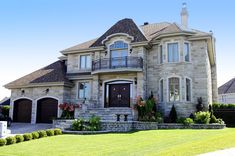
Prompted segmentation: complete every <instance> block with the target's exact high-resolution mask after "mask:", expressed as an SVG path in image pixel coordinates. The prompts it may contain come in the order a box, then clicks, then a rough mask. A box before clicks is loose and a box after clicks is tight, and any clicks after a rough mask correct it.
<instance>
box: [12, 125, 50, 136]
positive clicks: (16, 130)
mask: <svg viewBox="0 0 235 156" xmlns="http://www.w3.org/2000/svg"><path fill="white" fill-rule="evenodd" d="M49 128H52V124H29V123H12V125H11V127H8V129H10V130H11V134H23V133H28V132H33V131H37V130H45V129H49Z"/></svg>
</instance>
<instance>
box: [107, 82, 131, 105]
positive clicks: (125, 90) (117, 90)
mask: <svg viewBox="0 0 235 156" xmlns="http://www.w3.org/2000/svg"><path fill="white" fill-rule="evenodd" d="M109 107H130V84H128V83H126V84H110V85H109Z"/></svg>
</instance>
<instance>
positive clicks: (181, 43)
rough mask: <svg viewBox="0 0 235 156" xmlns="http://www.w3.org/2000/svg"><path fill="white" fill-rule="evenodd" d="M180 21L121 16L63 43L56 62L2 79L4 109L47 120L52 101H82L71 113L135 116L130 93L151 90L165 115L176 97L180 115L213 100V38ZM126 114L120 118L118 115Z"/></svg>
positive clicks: (21, 118)
mask: <svg viewBox="0 0 235 156" xmlns="http://www.w3.org/2000/svg"><path fill="white" fill-rule="evenodd" d="M181 19H182V21H181V24H180V25H178V24H176V23H167V22H163V23H154V24H149V23H147V22H146V23H144V25H141V26H140V27H138V26H137V25H136V24H135V23H134V21H133V20H132V19H122V20H120V21H118V22H117V23H116V24H114V25H113V26H112V27H111V28H110V29H108V30H107V31H106V32H105V33H104V34H103V35H102V36H100V37H98V38H96V39H93V40H90V41H87V42H84V43H81V44H78V45H75V46H73V47H71V48H68V49H65V50H62V51H61V53H62V55H63V56H62V57H60V58H59V59H60V60H58V61H56V62H54V63H52V64H50V65H48V66H46V67H44V68H42V69H40V70H37V71H35V72H33V73H31V74H29V75H26V76H24V77H22V78H20V79H18V80H16V81H14V82H11V83H9V84H7V85H5V87H6V88H8V89H11V106H12V107H11V111H10V114H11V116H12V117H13V119H14V121H16V122H31V123H43V122H51V118H52V117H59V116H60V114H61V111H60V109H59V108H58V104H60V103H63V102H67V103H73V104H81V105H82V108H80V109H76V110H75V117H84V118H87V117H89V116H91V115H92V114H95V115H99V116H100V117H101V118H102V119H103V120H114V121H115V120H116V119H117V117H116V115H117V114H123V115H121V118H123V119H121V120H124V118H125V120H136V111H135V110H134V109H133V105H135V103H136V97H137V96H141V97H143V98H144V99H146V98H147V97H148V96H149V95H150V94H151V93H152V94H153V95H154V96H155V97H156V98H157V99H158V100H157V101H158V102H157V108H158V109H159V111H161V112H163V113H164V115H165V116H168V114H169V111H170V109H171V107H172V105H173V104H174V105H175V107H176V110H177V113H178V115H179V116H185V117H186V116H189V115H190V114H191V113H193V112H195V111H196V104H197V98H199V97H202V99H203V104H204V108H205V109H207V108H208V104H210V103H212V102H213V101H216V100H217V92H218V91H217V76H216V58H215V39H214V37H213V35H212V33H206V32H202V31H199V30H195V29H190V28H189V27H188V12H187V9H186V7H183V9H182V12H181ZM124 115H125V117H124Z"/></svg>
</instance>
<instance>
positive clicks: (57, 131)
mask: <svg viewBox="0 0 235 156" xmlns="http://www.w3.org/2000/svg"><path fill="white" fill-rule="evenodd" d="M54 134H55V135H61V134H62V130H61V129H59V128H56V129H54Z"/></svg>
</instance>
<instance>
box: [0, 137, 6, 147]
mask: <svg viewBox="0 0 235 156" xmlns="http://www.w3.org/2000/svg"><path fill="white" fill-rule="evenodd" d="M6 142H7V141H6V139H3V138H0V146H4V145H6Z"/></svg>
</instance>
